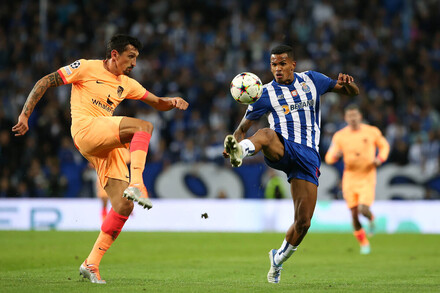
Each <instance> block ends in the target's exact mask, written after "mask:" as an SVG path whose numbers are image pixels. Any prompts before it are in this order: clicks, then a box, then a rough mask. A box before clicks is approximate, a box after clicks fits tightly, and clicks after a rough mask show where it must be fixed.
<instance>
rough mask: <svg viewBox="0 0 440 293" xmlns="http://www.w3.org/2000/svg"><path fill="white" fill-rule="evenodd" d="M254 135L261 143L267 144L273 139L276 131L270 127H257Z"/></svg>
mask: <svg viewBox="0 0 440 293" xmlns="http://www.w3.org/2000/svg"><path fill="white" fill-rule="evenodd" d="M255 136H257V137H258V139H259V140H260V141H261V143H262V145H269V144H270V143H271V142H273V140H274V139H275V136H276V132H275V131H273V130H272V129H270V128H262V129H259V130H258V131H257V132H256V133H255Z"/></svg>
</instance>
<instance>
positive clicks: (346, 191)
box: [325, 105, 390, 254]
mask: <svg viewBox="0 0 440 293" xmlns="http://www.w3.org/2000/svg"><path fill="white" fill-rule="evenodd" d="M344 118H345V122H347V124H348V125H347V126H346V127H344V128H343V129H341V130H339V131H337V132H336V133H335V135H334V136H333V139H332V145H331V146H330V148H329V150H328V152H327V154H326V155H325V162H326V163H327V164H334V163H336V162H337V161H338V160H339V159H340V158H341V157H342V156H343V160H344V173H343V176H342V193H343V196H344V199H345V201H346V202H347V205H348V207H349V208H350V210H351V215H352V218H353V226H354V236H355V237H356V239H357V240H358V241H359V244H360V246H361V254H368V253H370V243H369V241H368V239H367V236H366V233H365V230H364V229H363V228H362V225H361V223H360V221H359V216H358V214H359V213H361V214H362V215H364V216H365V217H366V218H367V219H368V220H369V221H370V228H371V229H372V228H373V220H374V216H373V214H372V213H371V211H370V207H371V205H372V204H373V202H374V195H375V187H376V168H377V167H378V166H380V165H382V163H383V162H384V161H385V160H386V159H387V158H388V154H389V151H390V146H389V144H388V142H387V141H386V140H385V138H384V137H383V135H382V133H381V132H380V130H379V129H378V128H377V127H375V126H370V125H367V124H364V123H362V114H361V112H360V110H359V107H358V106H357V105H349V106H348V107H347V108H346V109H345V116H344ZM377 150H378V152H377ZM376 153H377V155H376Z"/></svg>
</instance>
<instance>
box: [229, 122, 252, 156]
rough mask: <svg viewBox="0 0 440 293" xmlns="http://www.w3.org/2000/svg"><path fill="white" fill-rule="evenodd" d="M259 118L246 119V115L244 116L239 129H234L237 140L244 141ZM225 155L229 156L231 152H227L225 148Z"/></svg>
mask: <svg viewBox="0 0 440 293" xmlns="http://www.w3.org/2000/svg"><path fill="white" fill-rule="evenodd" d="M256 121H257V120H249V119H246V117H243V119H242V120H241V122H240V124H239V125H238V127H237V129H236V130H235V131H234V134H233V135H234V137H235V139H236V140H237V141H239V142H240V141H242V140H243V139H244V138H245V137H246V133H247V131H248V130H249V128H251V126H252V125H253V124H254V123H255V122H256ZM223 157H225V158H229V154H228V153H227V152H226V150H223Z"/></svg>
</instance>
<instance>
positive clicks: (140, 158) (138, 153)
mask: <svg viewBox="0 0 440 293" xmlns="http://www.w3.org/2000/svg"><path fill="white" fill-rule="evenodd" d="M150 139H151V134H150V133H148V132H145V131H138V132H136V133H135V134H134V135H133V138H132V140H131V144H130V153H131V164H130V173H131V179H130V183H142V184H143V182H144V180H143V179H142V173H143V172H144V168H145V162H146V159H147V153H148V145H149V144H150Z"/></svg>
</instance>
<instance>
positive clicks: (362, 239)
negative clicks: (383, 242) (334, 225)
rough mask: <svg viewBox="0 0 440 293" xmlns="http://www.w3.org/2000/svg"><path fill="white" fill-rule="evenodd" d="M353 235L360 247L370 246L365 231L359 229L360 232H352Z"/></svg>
mask: <svg viewBox="0 0 440 293" xmlns="http://www.w3.org/2000/svg"><path fill="white" fill-rule="evenodd" d="M353 234H354V237H356V239H357V240H358V242H359V244H360V245H361V246H364V245H368V244H370V242H369V241H368V239H367V235H366V233H365V230H364V229H363V228H361V229H360V230H357V231H354V232H353Z"/></svg>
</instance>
